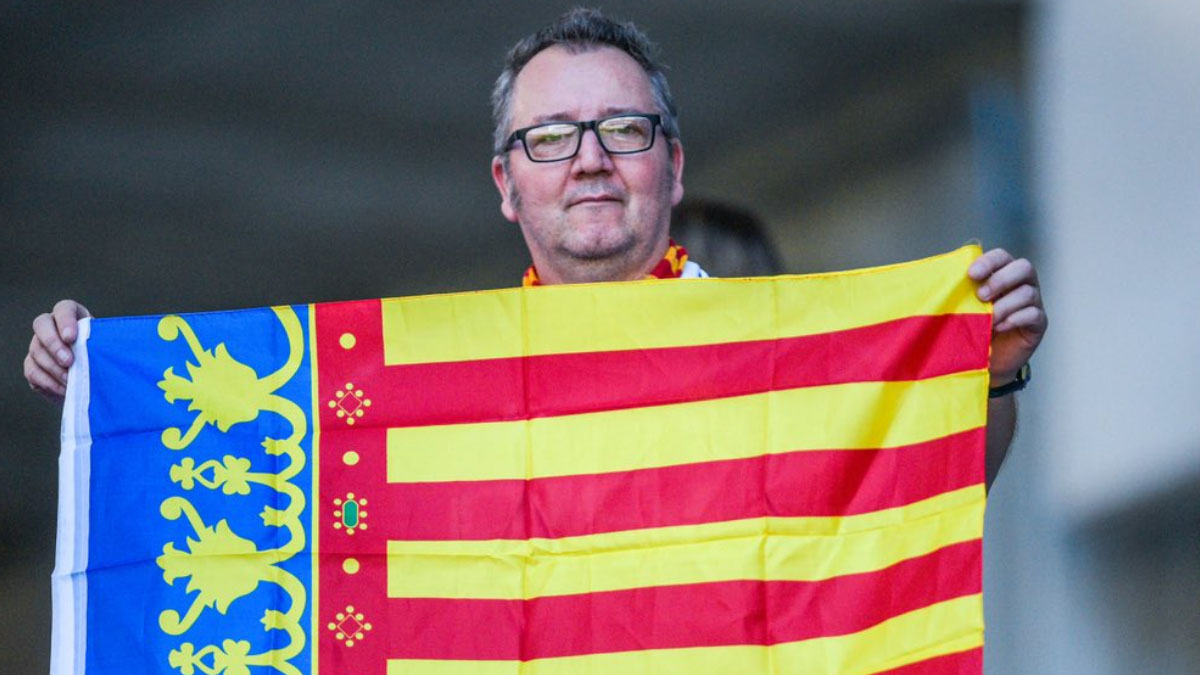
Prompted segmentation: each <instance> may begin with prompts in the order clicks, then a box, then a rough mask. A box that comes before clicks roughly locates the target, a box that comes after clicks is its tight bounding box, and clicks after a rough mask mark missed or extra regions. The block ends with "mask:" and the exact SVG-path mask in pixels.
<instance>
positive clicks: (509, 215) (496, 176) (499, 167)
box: [492, 157, 517, 223]
mask: <svg viewBox="0 0 1200 675" xmlns="http://www.w3.org/2000/svg"><path fill="white" fill-rule="evenodd" d="M511 180H512V179H511V178H510V177H509V175H508V171H507V170H506V169H505V167H504V161H503V160H501V159H500V158H499V157H492V182H493V183H495V184H496V190H498V191H499V192H500V213H503V214H504V217H505V218H506V219H508V221H509V222H513V223H515V222H517V210H516V208H514V206H513V203H512V199H510V195H511V193H512V190H511V189H510V185H511Z"/></svg>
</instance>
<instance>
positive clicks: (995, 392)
mask: <svg viewBox="0 0 1200 675" xmlns="http://www.w3.org/2000/svg"><path fill="white" fill-rule="evenodd" d="M1032 378H1033V370H1032V369H1031V368H1030V367H1029V363H1028V362H1026V363H1025V365H1023V366H1021V369H1020V370H1018V371H1017V379H1015V380H1013V381H1012V382H1009V383H1008V384H1002V385H1000V386H999V387H992V388H991V389H988V398H1000V397H1001V396H1007V395H1009V394H1011V393H1013V392H1016V391H1021V390H1022V389H1024V388H1025V385H1027V384H1029V380H1030V379H1032Z"/></svg>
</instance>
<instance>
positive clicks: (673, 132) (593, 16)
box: [492, 7, 679, 157]
mask: <svg viewBox="0 0 1200 675" xmlns="http://www.w3.org/2000/svg"><path fill="white" fill-rule="evenodd" d="M554 45H561V46H563V47H565V48H566V49H567V50H568V51H569V52H571V53H572V54H579V53H583V52H587V51H591V50H593V49H596V48H598V47H605V46H607V47H616V48H617V49H620V50H621V51H623V52H625V53H626V54H628V55H629V56H631V57H632V58H633V60H635V61H637V62H638V65H640V66H641V67H642V70H644V71H645V72H646V76H647V77H649V78H650V90H651V92H652V93H653V95H654V105H655V106H657V107H658V114H659V115H660V116H661V117H662V127H663V132H664V133H665V134H666V135H667V136H668V137H670V138H679V120H678V118H677V111H676V109H675V101H674V100H673V99H672V98H671V89H670V87H668V86H667V76H666V75H665V74H663V66H662V65H661V64H659V63H658V62H657V61H655V60H654V55H655V52H656V51H657V48H656V47H655V46H654V43H652V42H650V39H649V38H647V37H646V34H645V33H643V32H642V30H641V29H640V28H638V27H637V26H635V25H634V24H633V23H632V22H626V23H618V22H616V21H613V20H612V19H610V18H608V17H606V16H604V14H603V13H601V12H600V10H598V9H587V8H582V7H580V8H576V9H573V10H571V11H569V12H567V13H566V14H563V15H562V16H561V17H559V18H558V21H556V22H554V23H552V24H550V25H549V26H546V27H545V28H543V29H541V30H539V31H538V32H536V33H534V34H533V35H530V36H528V37H526V38H524V39H522V40H521V41H520V42H518V43H517V44H516V45H514V46H513V48H512V49H511V50H509V52H508V56H507V57H506V58H505V60H504V70H503V71H502V72H501V73H500V77H498V78H496V86H495V88H493V89H492V120H493V121H494V122H495V123H496V133H495V136H494V138H493V146H494V147H493V151H494V152H495V154H496V155H498V156H500V157H507V155H506V151H507V150H508V144H507V142H508V137H509V133H510V132H509V129H508V127H509V125H510V124H512V97H513V84H514V83H515V82H516V80H517V75H519V74H520V73H521V69H522V68H524V67H525V64H527V63H529V61H530V59H532V58H533V57H534V56H537V54H538V53H539V52H541V51H542V50H543V49H546V48H548V47H553V46H554Z"/></svg>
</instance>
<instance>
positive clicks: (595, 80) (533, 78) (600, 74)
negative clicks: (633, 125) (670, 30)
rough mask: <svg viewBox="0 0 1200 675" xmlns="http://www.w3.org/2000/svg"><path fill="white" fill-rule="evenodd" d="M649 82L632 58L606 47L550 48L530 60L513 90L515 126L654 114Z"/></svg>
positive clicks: (652, 96)
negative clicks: (592, 117)
mask: <svg viewBox="0 0 1200 675" xmlns="http://www.w3.org/2000/svg"><path fill="white" fill-rule="evenodd" d="M653 103H654V95H653V91H652V89H651V86H650V78H649V77H648V76H647V75H646V72H645V71H644V70H643V69H642V67H641V65H639V64H638V62H637V61H636V60H634V59H633V57H631V56H629V55H628V54H626V53H625V52H624V51H621V50H620V49H617V48H615V47H610V46H599V47H594V48H589V49H582V50H580V49H571V50H568V49H566V48H565V47H562V46H559V45H555V46H553V47H549V48H547V49H544V50H542V51H541V52H539V53H538V54H537V55H536V56H534V57H533V58H532V59H530V60H529V63H527V64H526V65H525V67H524V68H522V69H521V72H520V73H519V74H518V75H517V78H516V82H515V83H514V87H513V118H514V119H513V122H514V123H515V124H517V125H525V124H537V123H539V122H543V121H550V120H555V119H558V120H564V119H578V118H579V116H580V115H588V116H594V117H605V116H608V115H617V114H620V113H626V112H642V113H645V112H654V110H653V109H651V108H652V106H653Z"/></svg>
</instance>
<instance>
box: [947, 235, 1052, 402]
mask: <svg viewBox="0 0 1200 675" xmlns="http://www.w3.org/2000/svg"><path fill="white" fill-rule="evenodd" d="M967 276H969V277H970V278H971V279H972V280H973V281H976V282H978V283H979V289H978V291H977V292H978V294H979V299H980V300H983V301H985V302H991V303H992V358H991V362H990V363H989V364H988V370H989V371H990V373H991V386H993V387H998V386H1001V385H1004V384H1007V383H1009V382H1012V381H1013V380H1014V379H1016V377H1017V371H1018V370H1020V369H1021V366H1023V365H1024V364H1025V363H1026V362H1028V361H1029V357H1031V356H1033V352H1034V350H1035V349H1037V346H1038V344H1039V343H1041V341H1042V336H1043V335H1045V334H1046V326H1047V323H1048V322H1047V319H1046V310H1045V309H1044V308H1043V307H1042V291H1041V288H1040V287H1039V286H1038V278H1037V270H1035V269H1034V268H1033V264H1032V263H1030V262H1029V261H1028V260H1026V259H1024V258H1016V259H1014V258H1013V256H1012V254H1011V253H1009V252H1008V251H1005V250H1004V249H1002V248H994V249H992V250H990V251H988V252H987V253H984V254H983V255H981V256H979V257H978V258H976V259H975V262H973V263H971V266H970V267H969V268H968V269H967Z"/></svg>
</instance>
